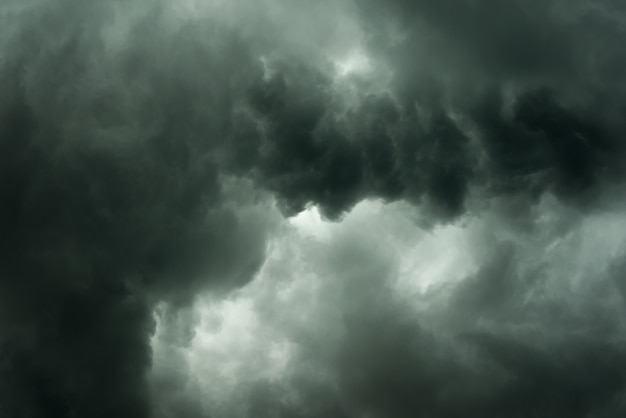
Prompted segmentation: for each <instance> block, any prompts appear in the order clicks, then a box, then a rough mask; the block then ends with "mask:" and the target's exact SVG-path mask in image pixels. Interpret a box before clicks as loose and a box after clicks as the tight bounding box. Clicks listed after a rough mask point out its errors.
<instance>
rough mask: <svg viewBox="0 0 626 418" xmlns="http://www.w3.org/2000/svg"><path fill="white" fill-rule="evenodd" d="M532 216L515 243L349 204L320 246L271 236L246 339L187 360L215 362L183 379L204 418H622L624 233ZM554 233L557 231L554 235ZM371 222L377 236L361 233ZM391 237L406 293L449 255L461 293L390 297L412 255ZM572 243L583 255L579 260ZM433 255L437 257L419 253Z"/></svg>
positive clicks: (615, 221)
mask: <svg viewBox="0 0 626 418" xmlns="http://www.w3.org/2000/svg"><path fill="white" fill-rule="evenodd" d="M541 205H542V207H541V208H540V209H541V210H542V212H543V213H544V214H549V217H548V218H549V219H544V220H541V221H539V222H538V224H537V225H536V226H535V227H534V228H533V230H532V231H526V232H522V233H520V231H519V229H518V227H517V226H516V225H515V222H510V221H509V220H502V221H498V220H497V219H495V218H494V216H498V215H497V213H496V212H492V213H489V214H488V215H487V216H485V218H484V219H482V220H475V221H472V222H471V224H470V225H469V226H466V227H464V228H460V227H451V228H442V229H439V230H436V231H434V232H430V233H424V231H421V232H419V231H416V228H415V226H410V225H407V224H406V223H405V222H408V219H402V218H401V217H397V216H394V217H393V218H389V217H388V216H389V215H390V210H391V209H389V208H383V209H378V210H376V209H375V208H376V206H374V209H370V210H371V212H369V213H367V210H368V209H363V208H364V207H365V206H364V204H361V205H360V207H358V210H357V213H350V214H349V215H347V217H346V219H345V220H344V222H343V223H342V224H341V225H340V226H337V227H334V226H333V227H332V228H333V231H334V232H333V233H332V234H331V235H330V236H329V238H327V241H323V242H320V241H312V240H310V237H308V238H307V237H304V236H302V237H300V238H298V237H297V236H293V235H287V236H286V237H283V240H284V241H282V240H281V241H279V243H278V245H279V246H281V247H284V248H281V249H279V250H278V251H277V252H276V253H275V254H274V255H273V257H277V258H273V259H271V260H270V261H269V263H268V264H267V265H266V266H265V267H264V269H265V270H264V271H263V273H262V277H261V278H260V279H258V280H257V281H256V282H254V283H252V284H251V285H250V286H249V287H248V288H246V289H244V290H243V291H242V293H240V294H238V295H236V296H235V297H234V299H233V300H232V302H231V303H242V304H245V305H246V306H254V311H253V312H254V314H255V315H256V316H255V317H253V318H255V320H249V322H248V323H252V324H255V325H250V326H249V327H248V326H246V327H244V328H243V329H242V330H240V331H239V332H243V334H242V336H241V340H240V341H241V342H242V343H243V342H245V343H244V344H243V345H244V347H242V348H237V349H236V351H237V352H235V353H231V354H230V355H229V354H227V355H225V356H224V354H221V355H222V356H224V357H220V353H222V352H221V351H220V347H219V345H215V346H211V347H213V348H211V347H209V348H208V349H207V351H206V352H203V351H202V348H201V345H202V342H201V341H202V338H200V340H199V341H196V342H195V344H200V348H198V347H197V346H195V348H192V349H191V354H190V355H192V356H198V357H197V363H195V364H196V365H197V366H198V367H200V365H201V364H203V363H204V362H206V363H214V366H213V367H214V368H213V367H211V368H209V370H211V372H210V373H207V372H206V371H203V370H196V371H195V372H192V373H195V376H197V377H199V378H200V379H201V381H204V382H206V383H205V384H204V385H203V384H202V383H201V384H200V385H199V387H198V388H197V389H196V390H197V393H204V394H205V395H204V396H205V397H206V398H207V399H209V401H205V402H204V403H203V408H204V410H205V412H204V413H205V415H206V416H225V417H274V416H289V417H292V416H293V417H320V416H330V417H335V418H339V417H451V418H452V417H455V418H456V417H459V418H460V417H485V416H497V417H507V418H508V417H511V418H513V417H534V416H539V417H541V416H546V417H552V416H572V417H592V416H593V417H606V418H613V417H615V418H616V417H619V416H621V415H623V413H624V412H625V411H626V409H625V408H626V403H625V401H626V399H625V398H624V389H625V383H626V376H625V374H624V371H623V365H624V364H625V362H626V350H625V349H624V344H623V341H624V338H625V336H626V335H625V333H624V319H623V313H624V309H625V305H624V299H623V295H621V294H620V293H619V291H616V289H618V288H620V286H622V283H623V274H622V273H621V272H620V273H617V270H615V268H619V267H617V264H619V265H621V264H622V261H621V260H622V259H623V254H624V251H625V249H626V247H625V246H624V240H623V238H620V237H619V234H615V235H614V236H609V234H607V233H606V227H607V226H608V227H612V228H619V227H620V226H623V225H624V215H623V213H621V212H620V213H610V212H609V213H602V214H596V215H594V216H592V217H588V218H586V217H583V216H579V215H573V216H572V214H568V210H566V209H564V208H563V207H562V206H559V205H557V206H556V207H555V206H553V205H554V203H549V202H547V203H546V202H545V201H544V202H543V203H541ZM379 208H380V206H379ZM396 215H397V214H396ZM529 216H531V215H529ZM563 218H569V219H568V220H567V221H565V222H566V223H567V224H568V227H567V228H566V230H564V231H562V232H561V233H559V232H558V230H559V229H562V228H563V225H562V224H563V222H564V221H563ZM373 219H377V220H379V223H377V224H376V225H371V222H372V220H373ZM366 225H371V227H370V229H367V228H365V226H366ZM494 227H497V228H494ZM329 228H331V227H329ZM454 228H457V229H456V230H455V229H454ZM407 229H408V231H407ZM403 233H404V234H406V238H405V239H407V240H408V241H409V242H408V243H406V244H411V243H412V242H413V243H414V242H421V241H423V245H419V246H418V247H417V249H413V250H409V254H410V256H411V257H415V258H419V259H420V260H421V262H420V263H419V269H418V270H417V272H415V271H411V272H410V274H411V277H409V279H410V280H416V281H417V282H418V283H419V281H420V280H422V279H424V278H425V277H424V276H427V275H428V272H431V273H434V274H441V273H437V272H438V270H439V269H440V268H441V261H442V260H445V259H446V253H449V252H452V253H453V252H454V251H461V252H464V251H468V252H470V253H471V256H470V257H469V260H470V262H469V264H468V262H467V260H466V261H464V260H463V259H456V260H455V261H456V264H452V265H446V267H448V268H449V269H450V271H452V272H455V273H457V275H458V276H460V277H461V281H459V282H455V281H454V279H451V278H450V277H448V276H450V275H451V274H450V272H447V273H446V272H445V271H444V272H443V274H442V277H441V279H443V281H444V283H440V282H434V283H433V288H431V289H430V290H427V291H425V292H423V293H421V292H417V294H412V293H414V292H411V291H410V289H411V288H408V289H407V288H404V287H402V286H400V287H398V285H399V280H398V279H399V274H400V271H399V267H398V266H399V265H400V264H401V263H400V260H399V259H398V257H403V256H404V254H403V253H402V251H406V249H407V248H411V246H410V245H405V246H404V247H403V246H402V245H401V244H400V242H402V240H403V239H398V236H399V235H402V234H403ZM512 234H517V235H518V236H517V237H516V239H515V240H511V239H510V236H511V235H512ZM415 235H417V236H415ZM555 237H560V238H559V239H558V240H557V241H556V242H555ZM582 237H585V239H586V240H588V242H587V243H585V244H582V245H581V238H582ZM413 240H415V241H413ZM459 241H466V243H465V244H462V245H459ZM549 243H551V244H552V245H549ZM399 244H400V245H399ZM432 246H435V247H436V250H434V251H433V254H434V255H431V256H422V255H421V254H420V252H422V251H425V250H427V249H428V248H429V247H432ZM394 247H399V248H400V249H401V252H399V253H397V252H396V250H394ZM548 247H550V248H549V249H548V250H546V248H548ZM611 251H612V252H613V253H612V254H609V252H611ZM300 252H302V253H301V254H300ZM442 253H443V254H442ZM563 257H566V258H568V259H570V258H571V259H572V261H571V262H570V263H569V264H568V263H563V261H562V258H563ZM473 265H475V266H477V267H478V268H474V267H472V266H473ZM607 266H608V268H607ZM405 274H406V273H405ZM405 279H406V277H405ZM446 280H451V281H450V282H447V283H445V282H446ZM401 281H402V280H400V282H401ZM237 301H239V302H237ZM217 312H220V310H219V309H218V310H217ZM222 312H223V311H222ZM213 315H217V314H213ZM247 315H249V313H248V314H247ZM222 326H223V327H225V326H228V323H226V324H222ZM218 328H219V327H218ZM197 332H198V334H200V335H201V336H202V335H205V336H206V337H208V338H207V340H210V341H215V340H217V341H222V343H223V344H226V345H227V348H226V350H228V344H229V339H230V338H233V337H232V336H231V337H226V338H224V337H222V336H221V333H222V331H219V332H216V331H215V329H214V328H213V326H212V325H211V326H210V327H208V329H203V328H202V327H199V328H198V329H197ZM235 332H237V331H235ZM205 333H206V334H205ZM285 338H286V341H288V342H289V346H290V347H291V355H290V360H289V363H288V366H287V368H286V370H285V371H284V372H283V374H282V378H281V377H278V378H277V377H273V378H269V377H266V375H265V373H264V372H263V370H265V369H268V368H272V364H271V362H270V363H269V364H268V362H267V359H266V357H265V356H266V355H267V352H268V351H270V350H271V349H272V345H273V344H278V345H280V344H281V341H284V340H285ZM214 339H215V340H214ZM251 347H259V348H258V351H256V350H257V349H255V348H251ZM193 350H200V351H198V352H195V351H193ZM240 350H241V351H240ZM246 350H250V351H252V353H253V354H252V355H250V356H249V357H248V356H247V355H246ZM215 357H218V358H220V360H219V361H215V360H213V359H214V358H215ZM182 363H183V364H185V365H186V366H187V367H190V365H193V364H194V363H185V362H184V361H183V362H182ZM228 364H234V365H237V366H236V367H233V368H232V369H230V368H228V367H227V366H226V367H225V369H226V370H229V371H230V373H233V375H234V379H236V382H237V384H236V385H234V387H233V388H232V389H231V390H230V391H229V390H224V391H222V390H223V388H224V387H228V386H229V385H230V384H229V383H228V382H229V378H228V377H225V376H224V375H223V374H222V373H221V372H220V370H222V369H221V365H228ZM180 369H182V367H181V368H180ZM205 373H206V374H205ZM227 374H228V373H227ZM188 382H189V383H188V384H190V385H191V386H192V387H193V383H191V381H188ZM190 392H191V393H196V392H194V391H193V390H192V391H190ZM199 399H201V397H200V398H199ZM163 416H167V415H166V414H164V415H163Z"/></svg>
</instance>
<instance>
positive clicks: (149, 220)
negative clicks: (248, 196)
mask: <svg viewBox="0 0 626 418" xmlns="http://www.w3.org/2000/svg"><path fill="white" fill-rule="evenodd" d="M131 6H132V4H131V5H128V7H131ZM140 6H141V5H140ZM112 11H113V9H112V8H110V7H106V6H95V5H88V4H83V3H81V2H63V4H58V5H47V6H41V7H38V8H35V9H34V10H31V11H30V12H28V13H27V12H24V13H23V14H22V15H19V16H14V17H15V18H17V17H19V18H20V19H21V21H20V25H19V27H18V28H16V30H15V31H14V32H13V33H6V35H7V36H12V37H13V39H12V40H11V42H9V43H8V46H6V48H5V49H4V50H3V67H2V69H1V77H0V80H1V87H0V90H1V91H2V97H1V98H0V118H1V119H0V137H1V140H2V142H1V143H0V202H2V205H1V209H0V237H1V239H0V249H1V253H0V269H1V270H0V279H1V281H0V292H1V296H0V298H1V303H0V313H1V322H0V323H1V329H2V332H1V333H0V347H1V352H2V367H1V369H0V374H1V376H2V377H1V378H0V379H1V380H2V385H1V388H2V391H1V395H0V409H1V410H2V412H1V414H2V415H3V416H12V417H31V416H32V417H70V416H72V417H87V416H90V417H99V416H102V417H109V416H119V417H134V418H136V417H142V416H148V415H149V404H148V392H147V386H146V373H147V371H148V367H149V365H150V349H149V339H148V337H149V336H150V335H151V334H152V333H153V331H154V324H153V318H152V307H153V305H154V303H155V302H156V301H158V300H168V301H171V302H172V303H174V304H175V305H176V304H185V303H187V301H189V300H191V299H192V298H193V295H194V293H195V291H196V290H197V289H200V288H203V287H205V286H206V285H207V282H208V283H210V284H213V285H214V288H215V289H230V288H232V287H235V286H237V285H240V284H242V283H245V282H246V281H247V280H249V279H250V277H251V275H252V274H253V273H254V271H255V270H256V268H257V267H258V265H259V264H260V262H261V261H262V260H263V254H264V246H265V244H264V234H265V231H264V229H265V227H263V226H262V225H260V226H255V225H254V223H251V224H250V225H244V224H242V222H241V220H240V219H239V218H240V217H239V214H238V212H237V209H238V208H237V207H230V206H229V203H228V201H229V200H230V197H228V193H230V192H227V191H226V190H224V187H223V185H222V182H221V180H220V178H219V176H220V174H219V173H218V170H217V169H216V167H215V163H214V162H213V161H211V158H210V156H207V151H208V150H209V149H210V148H211V147H212V146H213V145H214V144H215V143H216V142H217V141H219V136H218V134H216V132H219V130H220V129H221V127H220V124H221V123H222V121H221V120H220V119H221V118H222V119H223V114H220V113H219V112H217V111H213V112H212V113H211V114H210V115H205V112H204V110H203V107H210V108H212V109H219V106H217V105H216V102H219V103H220V105H225V106H227V100H228V96H225V95H224V94H222V93H224V92H227V93H228V94H230V93H231V92H230V91H229V90H228V89H229V87H227V86H224V87H222V88H219V89H218V88H213V87H212V86H214V85H218V84H220V85H224V83H226V82H227V81H226V80H225V78H226V77H225V74H226V72H227V71H228V70H227V69H226V68H230V67H231V66H233V65H234V64H233V62H237V60H238V59H241V56H245V48H240V47H239V46H237V45H236V40H235V41H234V43H228V42H229V37H228V36H223V37H222V38H221V39H220V40H219V41H218V42H217V43H212V44H211V45H208V42H211V41H207V44H204V45H200V44H198V43H190V42H188V39H190V38H195V37H196V36H197V35H194V34H192V33H191V32H193V30H194V28H189V30H188V31H187V32H185V31H177V30H176V29H170V28H168V27H167V26H166V25H165V23H167V21H166V20H164V19H163V17H162V16H160V14H159V13H160V9H159V8H153V9H150V8H146V7H143V6H141V7H140V12H143V13H144V14H145V17H144V18H143V19H142V23H141V25H139V26H138V27H136V28H135V31H136V32H133V31H130V33H129V34H128V37H129V38H130V39H127V40H125V41H124V43H125V46H124V48H122V50H121V51H117V52H115V51H113V52H110V51H108V50H107V49H106V48H107V45H106V42H107V41H108V39H106V38H103V37H101V36H100V35H99V31H104V30H105V29H106V27H107V25H108V24H109V23H111V21H113V22H115V19H113V18H112V17H111V14H110V13H109V12H112ZM9 17H10V16H8V17H6V19H8V18H9ZM129 19H130V18H129ZM123 23H124V22H122V24H123ZM131 26H132V25H131ZM7 32H8V30H7ZM209 35H210V34H207V36H209ZM233 39H234V38H233ZM222 41H223V42H226V43H227V45H224V44H220V42H222ZM220 48H223V50H224V51H227V52H226V53H218V55H219V56H220V61H216V60H208V58H207V57H208V56H209V55H210V54H213V53H215V52H216V51H215V49H218V50H219V49H220ZM238 53H239V56H237V54H238ZM227 54H228V55H229V56H230V57H231V58H230V59H229V58H228V57H227V56H226V55H227ZM182 62H184V63H185V64H184V65H182V66H180V68H179V67H178V66H179V64H180V63H182ZM200 69H201V70H202V73H197V71H199V70H200ZM195 89H200V90H201V91H202V93H201V94H198V93H196V91H195ZM220 92H221V93H220ZM231 206H232V205H231Z"/></svg>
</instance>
